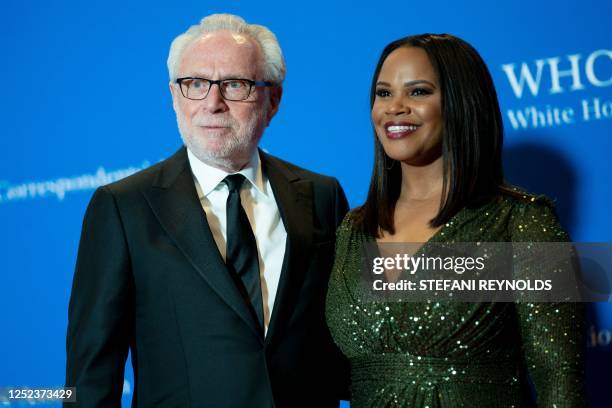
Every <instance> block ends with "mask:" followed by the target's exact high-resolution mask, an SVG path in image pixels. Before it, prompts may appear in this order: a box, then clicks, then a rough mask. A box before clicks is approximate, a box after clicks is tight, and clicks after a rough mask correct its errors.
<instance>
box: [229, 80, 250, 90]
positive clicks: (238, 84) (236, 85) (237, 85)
mask: <svg viewBox="0 0 612 408" xmlns="http://www.w3.org/2000/svg"><path fill="white" fill-rule="evenodd" d="M225 86H226V87H227V88H229V89H242V88H246V86H247V85H246V82H244V81H227V82H226V83H225Z"/></svg>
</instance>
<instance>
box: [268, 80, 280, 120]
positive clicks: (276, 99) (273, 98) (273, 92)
mask: <svg viewBox="0 0 612 408" xmlns="http://www.w3.org/2000/svg"><path fill="white" fill-rule="evenodd" d="M282 96H283V87H282V86H280V85H279V86H275V87H272V88H270V92H269V95H268V97H269V98H270V109H268V114H267V117H266V125H269V124H270V121H272V118H273V117H274V115H276V112H278V107H279V106H280V101H281V98H282Z"/></svg>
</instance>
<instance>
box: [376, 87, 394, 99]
mask: <svg viewBox="0 0 612 408" xmlns="http://www.w3.org/2000/svg"><path fill="white" fill-rule="evenodd" d="M390 95H391V92H389V91H388V90H387V89H377V90H376V96H378V97H380V98H385V97H387V96H390Z"/></svg>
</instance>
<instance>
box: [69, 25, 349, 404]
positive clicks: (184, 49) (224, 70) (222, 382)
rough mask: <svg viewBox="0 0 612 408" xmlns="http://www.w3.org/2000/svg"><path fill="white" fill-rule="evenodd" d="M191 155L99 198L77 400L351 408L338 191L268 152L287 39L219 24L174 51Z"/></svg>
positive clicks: (82, 297)
mask: <svg viewBox="0 0 612 408" xmlns="http://www.w3.org/2000/svg"><path fill="white" fill-rule="evenodd" d="M168 68H169V71H170V79H171V81H170V92H171V93H172V100H173V106H174V110H175V111H176V116H177V122H178V127H179V130H180V133H181V137H182V139H183V142H184V144H185V146H186V148H185V147H183V148H181V149H180V150H179V151H178V152H177V153H176V154H174V155H173V156H172V157H170V158H169V159H167V160H165V161H163V162H161V163H159V164H157V165H155V166H153V167H151V168H149V169H146V170H144V171H142V172H140V173H137V174H135V175H133V176H131V177H128V178H126V179H124V180H121V181H119V182H116V183H113V184H110V185H108V186H104V187H101V188H100V189H98V190H97V191H96V192H95V194H94V196H93V198H92V200H91V203H90V205H89V207H88V209H87V213H86V215H85V219H84V222H83V232H82V237H81V243H80V247H79V255H78V259H77V265H76V272H75V276H74V282H73V287H72V295H71V299H70V307H69V324H68V335H67V355H68V356H67V380H66V383H67V386H75V387H77V390H76V395H77V401H78V405H80V406H109V405H110V406H114V405H119V404H120V399H121V392H122V385H123V375H124V365H125V359H126V357H127V353H128V349H131V351H132V365H133V367H134V376H135V388H134V396H133V405H134V406H139V407H149V406H163V407H173V406H176V407H187V406H191V407H300V406H304V407H326V406H336V407H337V406H338V400H339V397H340V396H341V393H342V392H343V389H344V387H345V386H346V382H347V365H346V362H345V361H344V360H343V359H342V357H340V354H339V351H338V350H337V349H336V348H335V346H334V345H333V343H332V340H331V337H330V335H329V332H328V329H327V327H326V325H325V318H324V300H325V294H326V288H327V280H328V276H329V273H330V269H331V265H332V262H333V250H334V237H335V235H334V234H335V228H336V226H337V225H338V224H339V222H340V221H341V219H342V218H343V216H344V214H345V213H346V211H347V202H346V198H345V196H344V193H343V191H342V189H341V187H340V186H339V184H338V182H337V181H336V180H335V179H333V178H330V177H325V176H321V175H317V174H314V173H311V172H309V171H306V170H303V169H301V168H298V167H296V166H294V165H291V164H289V163H286V162H284V161H281V160H279V159H277V158H274V157H272V156H270V155H268V154H266V153H264V152H262V151H259V150H258V149H257V145H258V142H259V140H260V138H261V136H262V134H263V131H264V128H265V127H266V126H267V125H268V124H269V123H270V120H271V119H272V117H273V116H274V115H275V114H276V112H277V111H278V107H279V103H280V99H281V94H282V87H281V85H282V81H283V78H284V73H285V66H284V62H283V57H282V53H281V50H280V47H279V46H278V43H277V42H276V38H275V36H274V35H273V34H272V33H271V32H270V31H269V30H268V29H266V28H265V27H262V26H257V25H248V24H246V23H245V22H244V21H243V20H242V19H241V18H239V17H236V16H231V15H212V16H209V17H207V18H205V19H203V20H202V21H201V23H200V24H199V25H197V26H193V27H191V28H190V29H189V30H188V31H187V32H186V33H185V34H183V35H181V36H179V37H177V38H176V39H175V40H174V42H173V43H172V46H171V49H170V54H169V57H168Z"/></svg>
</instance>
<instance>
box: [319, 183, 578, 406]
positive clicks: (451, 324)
mask: <svg viewBox="0 0 612 408" xmlns="http://www.w3.org/2000/svg"><path fill="white" fill-rule="evenodd" d="M567 240H568V236H567V234H566V232H565V231H564V230H563V228H562V227H561V226H560V225H559V222H558V220H557V218H556V216H555V214H554V210H553V209H552V207H551V205H550V204H549V201H548V200H546V199H545V198H544V197H535V196H530V195H527V194H523V195H522V196H517V197H514V196H510V195H508V196H506V195H504V196H502V197H501V198H500V199H499V200H497V201H495V202H491V203H488V204H485V205H484V206H481V207H479V208H464V209H462V210H461V211H460V212H459V213H458V214H457V215H455V216H454V217H453V218H452V219H451V220H450V222H449V223H447V224H446V225H444V226H443V227H442V229H440V230H439V231H438V232H437V233H436V234H435V235H434V236H433V237H432V238H431V239H430V242H445V243H452V242H476V241H481V242H556V241H567ZM373 241H374V238H373V237H371V236H367V235H365V234H363V233H361V232H360V231H358V230H357V229H356V228H354V227H353V223H352V220H351V214H350V213H349V214H348V215H347V217H346V218H345V219H344V221H343V222H342V224H341V226H340V227H339V229H338V232H337V242H336V259H335V265H334V269H333V272H332V276H331V278H330V282H329V290H328V294H327V306H326V315H327V321H328V324H329V327H330V330H331V333H332V335H333V338H334V340H335V342H336V344H337V345H338V346H339V348H340V349H341V350H342V352H343V353H344V354H345V355H346V356H347V357H348V359H349V361H350V364H351V408H365V407H368V408H370V407H427V408H436V407H444V408H445V407H525V406H532V405H530V399H531V392H530V390H529V386H528V380H527V373H528V374H529V376H530V377H531V379H532V383H533V384H534V387H535V391H536V394H537V406H538V407H557V408H561V407H583V406H586V401H585V395H584V384H583V363H584V362H583V358H584V350H583V348H584V345H585V341H584V337H583V333H584V327H583V326H584V318H583V306H582V305H581V304H577V303H518V302H517V303H460V302H444V303H443V302H435V301H429V302H421V303H410V302H372V301H370V300H368V301H366V300H365V299H368V296H365V294H364V293H363V292H362V291H363V290H364V289H363V286H362V285H361V284H360V282H359V280H360V279H361V272H360V268H361V265H362V260H361V253H362V248H363V246H364V245H365V244H366V243H368V242H370V243H371V242H373ZM369 299H371V298H369Z"/></svg>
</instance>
